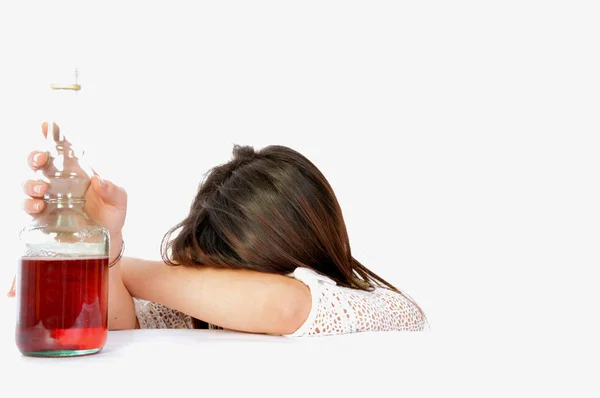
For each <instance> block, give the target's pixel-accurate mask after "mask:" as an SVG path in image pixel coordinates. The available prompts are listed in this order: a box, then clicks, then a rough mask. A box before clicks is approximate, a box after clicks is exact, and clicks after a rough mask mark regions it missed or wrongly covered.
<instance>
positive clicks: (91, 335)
mask: <svg viewBox="0 0 600 398" xmlns="http://www.w3.org/2000/svg"><path fill="white" fill-rule="evenodd" d="M18 280H19V285H18V286H17V296H18V300H19V301H18V315H17V333H16V342H17V346H18V347H19V350H21V352H22V353H24V354H33V355H35V354H36V353H37V354H39V355H44V353H46V354H47V355H52V351H67V354H65V353H64V352H63V353H62V355H68V351H80V350H94V349H101V348H102V347H103V346H104V343H105V341H106V334H107V322H108V318H107V315H108V314H107V310H108V258H107V257H105V258H63V259H50V258H49V259H44V258H26V257H24V258H22V259H21V264H20V268H19V278H18ZM73 354H77V353H76V352H74V353H73Z"/></svg>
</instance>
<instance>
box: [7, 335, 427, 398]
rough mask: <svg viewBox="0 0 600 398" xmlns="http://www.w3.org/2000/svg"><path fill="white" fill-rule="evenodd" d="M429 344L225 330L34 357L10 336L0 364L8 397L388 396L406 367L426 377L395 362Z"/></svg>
mask: <svg viewBox="0 0 600 398" xmlns="http://www.w3.org/2000/svg"><path fill="white" fill-rule="evenodd" d="M5 335H6V334H5ZM426 338H427V336H425V335H424V334H417V333H393V332H392V333H385V332H382V333H362V334H354V335H345V336H335V337H320V338H287V337H280V336H264V335H253V334H246V333H238V332H231V331H222V330H174V329H171V330H164V329H163V330H128V331H113V332H109V337H108V341H107V344H106V346H105V348H104V349H103V350H102V352H100V353H99V354H96V355H91V356H85V357H74V358H31V357H25V356H22V355H21V354H20V353H19V351H18V350H17V348H16V346H15V344H14V338H12V336H11V337H10V338H5V339H3V343H2V345H0V349H1V352H2V355H1V359H0V365H2V366H1V368H3V369H8V372H4V375H7V376H8V377H7V379H6V380H7V382H8V383H6V382H4V383H2V384H4V385H5V386H7V388H9V389H12V388H13V387H11V386H18V388H16V389H15V390H14V393H11V394H10V395H6V397H7V398H8V397H21V396H26V397H30V396H31V397H61V398H64V397H71V396H73V397H75V396H77V397H90V396H93V397H95V396H99V397H100V396H102V397H106V396H136V397H138V396H139V397H145V396H152V397H154V396H177V395H186V396H209V395H210V396H213V395H217V396H261V397H264V396H277V397H280V396H311V397H321V396H334V397H338V396H370V395H371V394H374V393H382V394H384V393H385V394H386V395H387V392H388V391H390V389H393V390H396V389H397V388H398V383H401V382H402V379H403V376H402V374H401V373H402V371H403V369H404V370H406V369H409V370H410V371H411V372H412V371H417V372H419V371H422V373H421V374H422V377H423V378H425V375H426V373H427V369H426V366H427V364H426V358H425V357H424V356H422V360H421V361H420V363H414V361H411V362H413V363H411V364H410V366H409V367H407V366H406V364H405V365H402V362H398V361H402V357H403V352H404V355H406V354H408V355H410V356H413V355H417V356H418V352H416V351H418V347H423V344H424V343H426V342H425V341H424V340H425V339H426ZM413 373H414V372H413ZM410 378H411V380H410V381H411V383H413V386H414V382H415V380H414V376H410ZM423 381H424V380H423ZM374 383H375V384H374ZM415 388H418V387H415ZM23 394H25V395H23ZM115 394H116V395H115ZM332 394H333V395H332ZM393 396H397V395H396V394H393ZM413 396H414V395H413ZM419 396H420V395H419ZM0 397H4V395H2V394H0Z"/></svg>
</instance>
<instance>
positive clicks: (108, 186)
mask: <svg viewBox="0 0 600 398" xmlns="http://www.w3.org/2000/svg"><path fill="white" fill-rule="evenodd" d="M42 133H43V134H44V136H46V135H47V134H48V124H47V123H44V124H42ZM46 162H48V154H47V153H46V152H41V151H34V152H31V154H30V155H29V157H28V163H29V167H31V168H32V169H33V170H34V171H36V170H38V169H41V168H43V167H44V166H45V165H46ZM47 190H48V184H47V183H45V182H43V181H36V180H28V181H27V182H25V185H24V191H25V194H26V195H27V196H29V198H27V199H25V202H24V204H23V208H24V209H25V211H26V212H27V213H29V214H31V215H36V214H38V213H40V212H41V211H42V210H44V206H45V203H44V200H43V198H44V194H45V193H46V192H47ZM85 199H86V201H85V205H84V207H83V210H84V211H85V213H86V214H87V216H88V217H89V218H90V219H91V220H92V221H95V222H96V223H98V224H99V225H101V226H103V227H104V228H106V229H107V230H108V232H109V233H110V239H111V245H110V246H111V247H110V260H109V261H112V260H114V259H115V258H116V257H117V256H118V254H119V252H120V250H121V239H122V229H123V225H124V224H125V216H126V214H127V192H125V190H124V189H123V188H121V187H119V186H117V185H115V184H113V183H112V182H110V181H107V180H104V179H102V178H101V177H100V176H98V175H97V174H96V175H94V176H92V181H91V185H90V188H89V189H88V191H87V193H86V195H85Z"/></svg>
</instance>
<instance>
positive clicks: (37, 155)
mask: <svg viewBox="0 0 600 398" xmlns="http://www.w3.org/2000/svg"><path fill="white" fill-rule="evenodd" d="M41 156H42V154H41V153H36V154H35V155H33V163H38V162H39V160H40V157H41Z"/></svg>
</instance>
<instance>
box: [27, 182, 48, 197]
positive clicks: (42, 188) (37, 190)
mask: <svg viewBox="0 0 600 398" xmlns="http://www.w3.org/2000/svg"><path fill="white" fill-rule="evenodd" d="M47 191H48V184H47V183H45V182H43V181H35V180H27V181H25V184H23V192H25V195H27V196H31V197H32V198H43V197H44V194H45V193H46V192H47Z"/></svg>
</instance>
